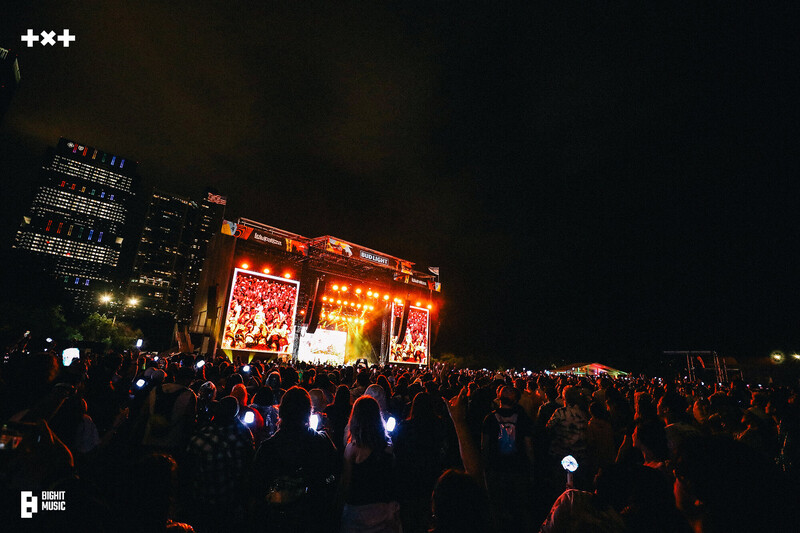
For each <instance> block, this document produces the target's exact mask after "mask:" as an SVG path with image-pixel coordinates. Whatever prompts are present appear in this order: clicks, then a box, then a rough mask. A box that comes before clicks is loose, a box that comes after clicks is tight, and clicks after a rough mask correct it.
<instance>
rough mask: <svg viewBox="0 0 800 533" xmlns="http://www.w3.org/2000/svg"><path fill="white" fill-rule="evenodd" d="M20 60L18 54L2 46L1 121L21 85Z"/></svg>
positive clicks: (0, 51)
mask: <svg viewBox="0 0 800 533" xmlns="http://www.w3.org/2000/svg"><path fill="white" fill-rule="evenodd" d="M19 80H20V74H19V61H18V60H17V54H15V53H14V52H12V51H10V50H6V49H5V48H0V122H2V121H3V117H4V116H5V114H6V111H8V108H9V106H10V105H11V98H13V96H14V93H15V92H16V91H17V86H18V85H19Z"/></svg>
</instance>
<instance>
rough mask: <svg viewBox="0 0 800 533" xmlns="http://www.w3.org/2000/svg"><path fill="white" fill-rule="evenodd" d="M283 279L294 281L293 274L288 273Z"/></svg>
mask: <svg viewBox="0 0 800 533" xmlns="http://www.w3.org/2000/svg"><path fill="white" fill-rule="evenodd" d="M283 277H284V278H286V279H292V274H291V273H290V272H287V273H286V274H284V275H283Z"/></svg>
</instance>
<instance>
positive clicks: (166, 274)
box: [128, 189, 197, 318]
mask: <svg viewBox="0 0 800 533" xmlns="http://www.w3.org/2000/svg"><path fill="white" fill-rule="evenodd" d="M196 218H197V203H195V202H193V201H192V200H189V199H187V198H183V197H180V196H176V195H174V194H170V193H167V192H164V191H161V190H158V189H155V190H153V194H152V196H151V197H150V201H149V203H148V205H147V212H146V214H145V218H144V228H143V229H142V235H141V237H140V238H139V245H138V249H137V251H136V257H135V258H134V260H133V275H132V276H131V279H130V283H129V284H128V296H129V297H133V298H136V299H137V300H138V301H139V304H138V306H137V307H138V309H140V310H142V311H145V312H148V313H151V314H165V315H170V316H172V317H174V318H176V317H177V314H178V309H179V307H180V295H181V289H182V286H183V283H184V277H185V275H186V271H187V270H188V268H189V262H190V253H189V252H190V241H191V240H192V235H193V234H194V232H195V227H194V226H195V220H196Z"/></svg>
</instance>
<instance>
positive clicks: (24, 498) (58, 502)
mask: <svg viewBox="0 0 800 533" xmlns="http://www.w3.org/2000/svg"><path fill="white" fill-rule="evenodd" d="M66 510H67V502H66V491H63V490H43V491H42V493H41V506H40V505H39V498H37V497H36V496H34V495H33V492H30V491H27V490H23V491H21V492H20V517H21V518H33V515H34V514H36V513H38V512H39V511H66Z"/></svg>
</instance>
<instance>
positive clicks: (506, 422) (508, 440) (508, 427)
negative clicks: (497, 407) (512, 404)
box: [494, 413, 517, 455]
mask: <svg viewBox="0 0 800 533" xmlns="http://www.w3.org/2000/svg"><path fill="white" fill-rule="evenodd" d="M494 417H495V419H497V423H498V424H499V425H500V429H499V431H498V433H497V451H498V452H500V455H511V454H513V453H515V452H516V451H517V413H514V414H513V415H511V416H508V417H502V416H500V415H499V414H498V413H495V414H494Z"/></svg>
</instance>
